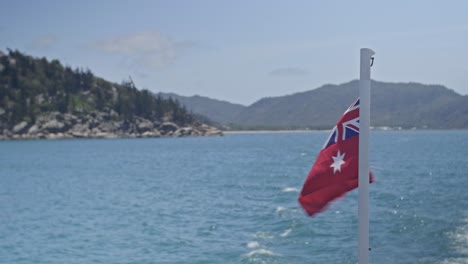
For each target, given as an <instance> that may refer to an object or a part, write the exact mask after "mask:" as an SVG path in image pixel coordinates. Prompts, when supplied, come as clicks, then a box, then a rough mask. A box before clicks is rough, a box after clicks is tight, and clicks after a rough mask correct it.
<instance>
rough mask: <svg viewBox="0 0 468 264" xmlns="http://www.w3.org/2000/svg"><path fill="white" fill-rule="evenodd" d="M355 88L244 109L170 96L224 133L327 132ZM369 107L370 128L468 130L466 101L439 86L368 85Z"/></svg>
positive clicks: (264, 100)
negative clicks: (222, 126)
mask: <svg viewBox="0 0 468 264" xmlns="http://www.w3.org/2000/svg"><path fill="white" fill-rule="evenodd" d="M358 87H359V82H358V81H356V80H354V81H350V82H347V83H343V84H340V85H332V84H327V85H323V86H321V87H319V88H316V89H313V90H309V91H305V92H300V93H295V94H290V95H285V96H278V97H266V98H262V99H260V100H258V101H257V102H255V103H253V104H252V105H249V106H242V105H233V104H232V103H229V102H223V101H219V100H214V99H210V98H207V97H202V98H199V97H180V96H175V95H171V96H172V97H173V98H182V99H183V100H180V102H181V103H183V104H185V105H186V107H187V108H188V109H189V110H192V111H193V112H195V113H202V114H204V115H205V116H207V117H208V118H210V119H211V120H213V121H215V122H218V123H220V124H222V125H224V126H226V128H228V129H229V128H230V129H247V130H248V129H254V130H255V129H308V128H309V129H329V128H331V127H333V126H334V125H335V123H336V121H337V120H338V118H339V117H340V116H341V114H342V113H343V112H344V111H345V110H346V108H347V107H348V106H349V105H350V104H351V102H352V101H353V100H354V99H355V98H357V97H358V96H359V89H358ZM371 102H372V103H371V124H372V125H373V126H375V127H393V128H400V127H401V128H404V129H410V128H417V129H466V128H468V96H467V95H465V96H462V95H460V94H458V93H456V92H454V91H453V90H450V89H448V88H447V87H445V86H442V85H426V84H420V83H389V82H379V81H372V89H371ZM233 106H235V107H233ZM206 109H209V111H206ZM226 110H228V111H226ZM226 113H229V114H226Z"/></svg>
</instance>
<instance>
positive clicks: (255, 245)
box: [247, 241, 260, 249]
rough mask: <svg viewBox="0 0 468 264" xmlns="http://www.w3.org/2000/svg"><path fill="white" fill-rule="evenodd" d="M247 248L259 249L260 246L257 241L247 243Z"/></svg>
mask: <svg viewBox="0 0 468 264" xmlns="http://www.w3.org/2000/svg"><path fill="white" fill-rule="evenodd" d="M247 247H248V248H252V249H253V248H259V247H260V244H259V243H258V242H257V241H250V242H249V243H247Z"/></svg>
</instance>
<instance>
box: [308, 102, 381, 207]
mask: <svg viewBox="0 0 468 264" xmlns="http://www.w3.org/2000/svg"><path fill="white" fill-rule="evenodd" d="M358 157H359V99H358V100H356V101H355V102H354V103H353V104H352V105H351V106H350V107H349V108H348V109H347V110H346V112H345V113H344V114H343V116H341V118H340V120H339V121H338V123H337V124H336V126H335V127H334V128H333V130H332V132H331V134H330V136H329V137H328V139H327V141H325V144H324V145H323V148H322V150H321V151H320V153H319V155H318V157H317V160H316V161H315V163H314V165H313V166H312V169H311V170H310V172H309V174H308V175H307V178H306V180H305V182H304V186H303V187H302V190H301V193H300V195H299V203H300V204H301V206H302V207H303V208H304V210H305V211H306V212H307V214H309V215H314V214H316V213H318V212H321V211H322V210H324V209H325V208H326V206H327V205H328V203H329V202H331V201H333V200H334V199H336V198H338V197H340V196H343V195H344V194H345V193H346V192H348V191H351V190H353V189H355V188H356V187H358ZM371 178H372V177H371Z"/></svg>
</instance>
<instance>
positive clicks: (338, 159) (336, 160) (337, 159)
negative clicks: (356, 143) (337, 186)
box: [330, 150, 346, 174]
mask: <svg viewBox="0 0 468 264" xmlns="http://www.w3.org/2000/svg"><path fill="white" fill-rule="evenodd" d="M345 155H346V153H343V154H341V153H340V151H339V150H338V153H337V154H336V156H332V158H333V163H332V165H330V167H331V168H333V174H335V173H336V171H339V172H341V165H343V164H345V163H346V162H344V160H343V159H344V156H345Z"/></svg>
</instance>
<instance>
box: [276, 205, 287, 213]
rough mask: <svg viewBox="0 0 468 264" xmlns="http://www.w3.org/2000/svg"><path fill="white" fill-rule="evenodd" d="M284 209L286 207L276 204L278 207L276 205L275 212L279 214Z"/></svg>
mask: <svg viewBox="0 0 468 264" xmlns="http://www.w3.org/2000/svg"><path fill="white" fill-rule="evenodd" d="M286 210H288V208H286V207H283V206H278V207H276V212H277V213H278V214H280V213H282V212H284V211H286Z"/></svg>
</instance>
